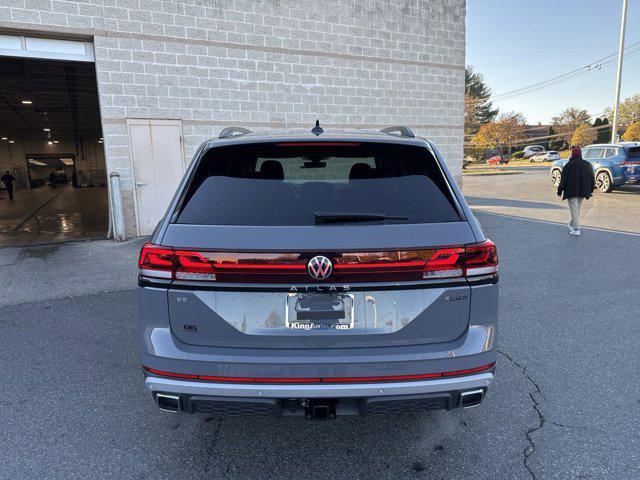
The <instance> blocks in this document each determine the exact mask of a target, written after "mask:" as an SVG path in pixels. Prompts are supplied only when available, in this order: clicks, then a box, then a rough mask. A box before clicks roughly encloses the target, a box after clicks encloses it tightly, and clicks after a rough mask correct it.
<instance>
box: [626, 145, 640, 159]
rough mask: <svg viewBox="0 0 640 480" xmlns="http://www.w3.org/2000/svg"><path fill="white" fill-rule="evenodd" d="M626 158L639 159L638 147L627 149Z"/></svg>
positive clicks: (639, 149)
mask: <svg viewBox="0 0 640 480" xmlns="http://www.w3.org/2000/svg"><path fill="white" fill-rule="evenodd" d="M627 156H628V157H629V158H640V147H631V148H629V149H627Z"/></svg>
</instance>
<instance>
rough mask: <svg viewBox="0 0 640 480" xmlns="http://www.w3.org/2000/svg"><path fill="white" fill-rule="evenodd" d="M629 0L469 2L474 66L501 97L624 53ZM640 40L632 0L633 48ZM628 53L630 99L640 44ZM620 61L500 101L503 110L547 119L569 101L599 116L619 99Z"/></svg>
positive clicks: (639, 87)
mask: <svg viewBox="0 0 640 480" xmlns="http://www.w3.org/2000/svg"><path fill="white" fill-rule="evenodd" d="M621 13H622V0H528V1H527V0H467V65H473V66H474V67H475V69H476V71H477V72H479V73H481V74H482V75H484V77H485V80H486V82H487V83H488V85H489V86H490V87H491V89H492V90H493V93H494V94H495V95H497V94H501V93H505V92H509V91H512V90H515V89H519V88H521V87H526V86H528V85H531V84H533V83H536V82H541V81H544V80H547V79H550V78H552V77H556V76H558V75H562V74H564V73H567V72H571V71H573V70H576V69H579V68H581V67H584V66H586V65H589V64H592V63H593V62H595V61H596V60H599V59H601V58H603V57H606V56H608V55H610V54H612V53H615V52H617V50H618V42H619V34H620V18H621ZM639 42H640V0H629V11H628V18H627V35H626V42H625V45H626V46H631V45H632V44H633V43H639ZM635 48H636V50H637V52H636V53H634V54H631V53H630V54H629V55H628V57H625V62H624V70H623V77H622V98H623V99H624V98H626V97H628V96H631V95H633V94H636V93H640V43H639V45H638V46H636V47H635ZM615 76H616V63H615V62H613V64H612V65H609V66H603V68H601V69H598V70H592V71H591V72H590V73H588V74H586V75H581V76H579V77H577V78H573V79H570V80H567V81H563V82H562V83H559V84H557V85H554V86H552V87H549V88H543V89H541V90H537V91H535V92H532V93H528V94H526V95H519V96H516V97H513V98H509V99H504V100H500V101H498V100H496V101H495V105H497V106H498V107H500V110H501V111H503V112H507V111H512V110H513V111H519V112H522V113H524V115H525V116H526V117H527V120H528V122H529V123H538V122H542V123H547V122H548V121H549V120H550V118H551V117H552V116H553V115H555V114H557V113H559V112H560V111H562V110H564V109H565V108H567V107H571V106H575V107H581V108H586V109H587V110H588V111H589V113H591V114H592V115H597V114H599V113H600V112H602V111H603V110H604V109H605V108H606V107H607V106H611V105H613V100H614V95H615Z"/></svg>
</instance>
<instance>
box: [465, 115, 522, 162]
mask: <svg viewBox="0 0 640 480" xmlns="http://www.w3.org/2000/svg"><path fill="white" fill-rule="evenodd" d="M524 124H525V119H524V116H523V115H522V114H520V113H508V114H503V115H500V117H498V120H496V121H494V122H489V123H485V124H484V125H482V126H481V127H480V130H478V133H477V134H476V135H475V136H474V138H473V141H472V143H473V144H475V145H477V146H478V147H481V148H495V149H496V150H498V152H499V154H500V155H502V153H503V152H504V150H505V149H506V148H507V147H510V146H513V145H516V144H517V143H518V141H519V140H521V139H522V138H523V137H524V128H525V127H524Z"/></svg>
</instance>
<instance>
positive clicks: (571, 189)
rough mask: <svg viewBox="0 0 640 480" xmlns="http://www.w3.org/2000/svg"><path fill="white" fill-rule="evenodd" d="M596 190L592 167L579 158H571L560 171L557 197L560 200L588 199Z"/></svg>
mask: <svg viewBox="0 0 640 480" xmlns="http://www.w3.org/2000/svg"><path fill="white" fill-rule="evenodd" d="M595 188H596V180H595V178H594V176H593V167H592V166H591V164H590V163H589V162H587V161H586V160H583V159H582V158H580V157H571V158H570V159H569V161H568V162H567V164H566V165H565V166H564V168H563V169H562V176H561V177H560V185H558V195H562V199H563V200H565V199H567V198H573V197H581V198H590V197H591V194H592V193H593V190H594V189H595Z"/></svg>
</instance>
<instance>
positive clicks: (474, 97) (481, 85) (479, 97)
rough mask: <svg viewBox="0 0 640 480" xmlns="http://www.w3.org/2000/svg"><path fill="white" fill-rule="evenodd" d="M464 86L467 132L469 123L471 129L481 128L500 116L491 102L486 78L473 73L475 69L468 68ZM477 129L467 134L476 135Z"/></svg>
mask: <svg viewBox="0 0 640 480" xmlns="http://www.w3.org/2000/svg"><path fill="white" fill-rule="evenodd" d="M464 86H465V130H467V128H466V126H467V122H468V125H469V127H470V129H471V128H472V127H474V126H476V125H477V128H480V125H483V124H485V123H487V122H490V121H492V120H493V119H495V118H496V116H497V115H498V109H497V108H495V109H494V108H493V104H492V103H491V101H490V100H489V99H490V98H491V89H490V88H489V87H488V85H487V84H486V83H485V81H484V77H483V76H482V75H481V74H479V73H476V72H474V71H473V67H467V68H466V69H465V71H464ZM467 107H468V108H467ZM467 113H468V114H469V115H467ZM477 128H476V130H473V131H470V132H466V133H472V134H473V133H476V132H477V131H478V130H477Z"/></svg>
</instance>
